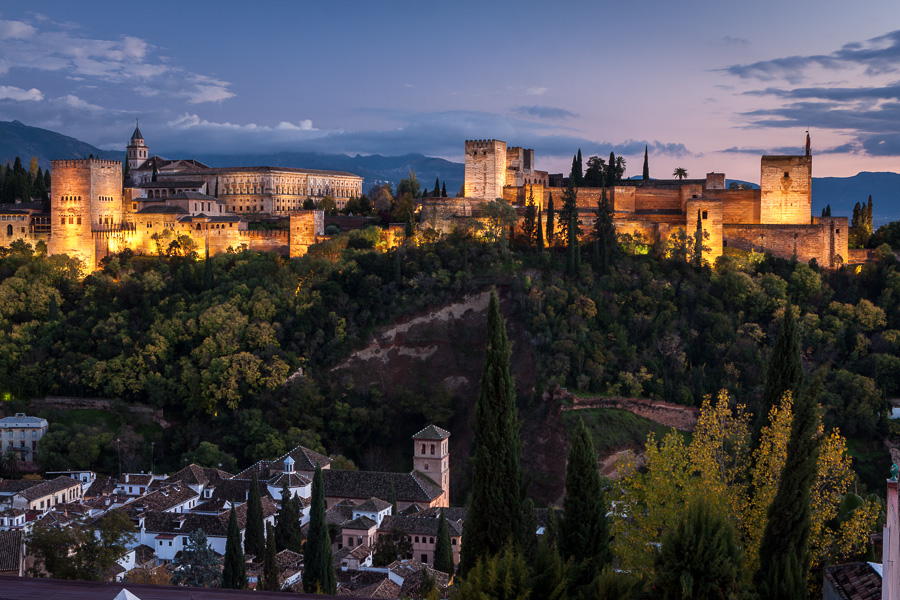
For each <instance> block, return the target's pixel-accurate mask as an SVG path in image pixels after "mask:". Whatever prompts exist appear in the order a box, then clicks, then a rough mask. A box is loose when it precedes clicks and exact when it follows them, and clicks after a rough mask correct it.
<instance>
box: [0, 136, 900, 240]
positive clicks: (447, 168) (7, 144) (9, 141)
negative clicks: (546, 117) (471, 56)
mask: <svg viewBox="0 0 900 600" xmlns="http://www.w3.org/2000/svg"><path fill="white" fill-rule="evenodd" d="M124 144H125V142H124V141H123V147H124ZM151 150H152V148H151ZM91 154H93V155H94V156H99V157H101V158H106V159H110V160H124V158H125V152H124V150H123V151H121V152H118V151H110V150H101V149H99V148H97V147H96V146H92V145H90V144H88V143H86V142H82V141H80V140H77V139H75V138H73V137H69V136H65V135H62V134H60V133H56V132H54V131H50V130H47V129H41V128H39V127H30V126H28V125H25V124H23V123H20V122H19V121H0V164H6V163H12V162H13V161H14V160H15V158H16V156H19V157H20V158H21V159H22V162H23V163H25V164H26V165H27V163H28V161H30V160H31V157H33V156H36V157H37V158H38V164H39V165H40V166H41V167H42V168H47V167H49V166H50V161H51V160H54V159H60V158H84V157H87V156H89V155H91ZM164 156H167V157H168V158H184V157H187V158H196V159H197V160H200V161H202V162H204V163H206V164H208V165H210V166H212V167H237V166H260V165H268V166H273V167H295V168H305V169H322V170H328V171H349V172H350V173H355V174H356V175H360V176H361V177H363V178H364V180H365V181H364V184H363V189H364V190H366V191H367V190H368V189H369V188H370V187H371V186H372V185H375V184H378V183H385V182H390V183H392V184H394V185H396V184H397V183H398V182H399V181H400V180H401V179H403V178H404V177H408V176H409V173H410V171H414V172H415V173H416V177H417V178H418V180H419V182H420V183H421V184H422V186H423V187H426V188H428V191H429V192H430V191H432V187H433V186H434V180H435V178H436V177H437V178H438V179H440V181H441V183H446V185H447V194H448V195H450V196H455V195H456V193H457V192H458V191H459V190H460V189H461V188H462V185H463V180H464V177H465V165H463V164H462V163H456V162H452V161H449V160H444V159H442V158H433V157H428V156H424V155H422V154H406V155H403V156H381V155H380V154H373V155H371V156H360V155H359V154H357V155H356V156H348V155H346V154H321V153H318V152H278V153H270V154H207V153H202V154H192V153H190V152H167V153H166V154H164ZM730 181H731V180H729V182H730ZM742 183H745V182H742ZM751 185H753V186H754V187H757V186H756V184H751ZM812 188H813V206H812V210H813V214H814V215H819V214H821V212H822V209H823V208H824V207H825V206H826V205H828V204H830V205H831V210H832V214H834V215H835V216H850V214H851V213H852V211H853V205H854V204H855V203H857V202H860V203H862V202H865V201H866V200H867V199H868V197H869V194H871V195H872V200H873V202H874V204H875V225H876V227H877V226H879V225H882V224H884V223H887V222H888V221H895V220H900V173H890V172H882V173H872V172H868V171H864V172H861V173H858V174H857V175H854V176H852V177H814V178H813V184H812Z"/></svg>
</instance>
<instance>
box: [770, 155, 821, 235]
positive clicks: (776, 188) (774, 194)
mask: <svg viewBox="0 0 900 600" xmlns="http://www.w3.org/2000/svg"><path fill="white" fill-rule="evenodd" d="M761 164H762V166H761V169H760V178H759V186H760V188H761V197H760V212H759V218H760V223H762V224H765V225H768V224H793V225H808V224H809V222H810V217H811V215H812V212H811V210H812V204H811V201H812V157H811V156H763V157H762V163H761Z"/></svg>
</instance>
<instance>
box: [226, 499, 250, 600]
mask: <svg viewBox="0 0 900 600" xmlns="http://www.w3.org/2000/svg"><path fill="white" fill-rule="evenodd" d="M222 587H223V588H226V589H231V590H242V589H244V588H246V587H247V565H246V564H245V563H244V553H243V551H242V550H241V530H240V529H239V528H238V522H237V513H235V512H234V505H233V504H232V505H231V513H230V514H229V515H228V537H227V538H226V540H225V559H224V564H223V566H222Z"/></svg>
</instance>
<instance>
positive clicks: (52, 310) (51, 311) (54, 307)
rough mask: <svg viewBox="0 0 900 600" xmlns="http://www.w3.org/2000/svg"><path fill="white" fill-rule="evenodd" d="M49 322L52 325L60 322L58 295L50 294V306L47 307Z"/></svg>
mask: <svg viewBox="0 0 900 600" xmlns="http://www.w3.org/2000/svg"><path fill="white" fill-rule="evenodd" d="M47 320H48V321H50V322H51V323H53V322H55V321H58V320H59V301H58V300H57V299H56V294H50V305H49V306H48V307H47Z"/></svg>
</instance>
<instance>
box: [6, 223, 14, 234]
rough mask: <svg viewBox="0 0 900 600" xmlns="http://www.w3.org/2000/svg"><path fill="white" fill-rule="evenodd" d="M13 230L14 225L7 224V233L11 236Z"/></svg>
mask: <svg viewBox="0 0 900 600" xmlns="http://www.w3.org/2000/svg"><path fill="white" fill-rule="evenodd" d="M12 232H13V226H12V225H7V226H6V235H9V236H11V235H12Z"/></svg>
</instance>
